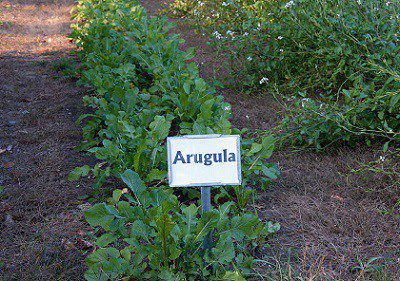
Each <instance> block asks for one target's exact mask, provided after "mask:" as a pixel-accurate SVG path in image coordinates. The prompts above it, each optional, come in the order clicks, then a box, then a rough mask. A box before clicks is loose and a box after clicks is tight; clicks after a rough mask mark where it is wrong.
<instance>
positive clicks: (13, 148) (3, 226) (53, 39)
mask: <svg viewBox="0 0 400 281" xmlns="http://www.w3.org/2000/svg"><path fill="white" fill-rule="evenodd" d="M73 3H74V2H73V1H72V0H65V1H63V0H60V1H47V0H39V1H33V0H31V1H28V0H27V1H24V0H18V1H0V22H2V23H1V25H0V186H2V187H4V191H3V193H2V194H0V280H3V278H4V280H35V279H36V280H56V279H57V278H58V279H60V280H80V279H83V274H82V272H83V264H84V256H83V255H82V254H81V253H80V251H79V250H78V249H77V248H79V242H82V241H83V240H82V235H83V231H84V230H85V225H84V223H83V220H82V216H83V215H82V211H81V210H80V209H79V207H80V208H83V207H84V205H81V204H82V203H83V202H81V201H80V200H79V199H78V197H79V196H80V195H83V194H85V192H87V189H86V188H85V186H86V184H85V183H83V182H81V183H78V185H77V183H70V182H68V180H67V175H68V173H69V172H70V171H71V170H72V169H73V168H74V167H76V166H79V165H83V164H84V163H87V162H88V159H86V158H85V156H84V155H83V154H80V153H77V152H74V150H73V148H74V146H76V145H77V144H78V143H79V141H80V139H81V136H80V135H81V134H80V131H79V128H76V127H75V126H74V122H75V120H76V119H77V117H78V116H79V115H80V113H82V110H83V109H82V108H83V105H82V102H81V98H82V94H81V93H82V92H83V91H82V90H81V89H79V88H78V87H77V86H76V84H75V81H72V80H67V79H54V77H55V76H57V75H59V74H58V73H57V72H56V71H55V70H54V66H55V64H57V63H60V62H61V61H62V60H61V61H60V59H62V58H68V57H70V54H69V53H70V51H72V50H73V49H74V45H73V44H72V43H70V42H69V40H68V38H67V36H68V34H69V33H70V28H69V25H70V20H69V18H70V15H69V11H70V10H71V8H72V5H73Z"/></svg>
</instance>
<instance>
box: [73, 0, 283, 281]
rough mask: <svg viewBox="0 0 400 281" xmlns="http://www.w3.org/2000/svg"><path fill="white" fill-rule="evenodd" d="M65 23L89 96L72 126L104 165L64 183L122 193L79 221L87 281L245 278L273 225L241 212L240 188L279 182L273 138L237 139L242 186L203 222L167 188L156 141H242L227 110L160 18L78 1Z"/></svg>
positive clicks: (133, 7)
mask: <svg viewBox="0 0 400 281" xmlns="http://www.w3.org/2000/svg"><path fill="white" fill-rule="evenodd" d="M73 18H74V19H75V21H76V24H75V25H74V32H73V34H72V36H73V38H74V39H75V40H76V42H77V45H78V48H79V56H80V59H81V61H82V72H81V79H80V83H81V84H82V85H84V86H87V87H90V88H91V89H93V92H92V94H91V95H89V96H86V97H85V98H84V101H85V103H86V104H87V105H89V106H90V107H93V108H94V113H92V114H85V115H83V116H81V118H80V119H79V120H78V121H82V120H85V122H86V123H85V126H84V129H83V135H84V139H85V141H84V143H83V144H82V147H81V148H82V149H84V150H87V151H88V152H90V153H92V154H94V155H95V156H96V157H97V158H98V159H99V160H101V161H102V163H99V164H96V165H95V167H93V168H90V167H88V166H84V167H79V168H76V169H75V170H74V171H73V172H72V173H71V174H70V179H71V180H74V179H78V178H79V177H80V176H86V175H87V174H89V173H90V172H92V173H93V174H94V176H95V177H96V178H97V179H98V182H99V184H101V183H102V182H103V181H104V180H105V178H107V177H109V176H111V175H113V176H115V177H117V178H120V179H122V180H123V182H124V183H125V184H126V185H127V186H128V187H129V190H128V189H116V190H115V191H114V193H113V197H112V198H110V199H109V200H108V201H107V202H106V203H101V204H96V205H95V206H93V207H92V208H91V209H90V210H89V211H88V212H87V213H86V219H87V220H88V222H89V223H90V224H91V225H92V226H93V227H100V228H101V229H102V230H101V233H103V235H102V236H101V237H99V238H98V239H97V242H96V245H97V247H98V248H97V249H96V251H95V252H94V253H92V254H91V255H90V256H89V257H88V258H87V264H88V266H89V270H88V271H87V272H86V274H85V276H86V278H87V279H88V280H109V279H119V278H125V277H126V278H132V277H136V278H140V279H155V278H159V279H164V280H193V279H198V278H200V276H202V278H207V279H210V278H211V276H214V277H222V276H225V277H226V276H236V277H238V276H239V277H240V276H241V273H240V272H242V273H247V272H249V270H250V269H251V268H252V263H253V258H252V253H253V251H254V250H255V247H256V246H257V245H259V243H260V242H263V240H264V239H265V238H266V237H267V235H269V234H270V233H273V232H275V231H276V230H277V229H278V228H279V225H277V224H272V223H267V224H264V223H261V222H260V221H259V219H258V217H257V216H256V215H254V214H252V213H251V212H248V211H246V205H247V202H248V200H249V198H250V196H251V193H252V192H251V191H249V188H248V187H247V186H248V185H249V184H261V185H266V184H268V182H269V180H270V179H275V178H276V177H277V176H278V174H279V171H278V169H277V168H276V166H275V165H273V164H271V163H267V162H266V160H267V159H268V158H269V157H270V156H271V154H272V151H273V149H274V140H273V138H272V137H264V138H263V139H262V140H260V141H259V142H258V143H257V142H254V141H253V140H252V139H244V140H243V141H242V145H243V147H242V155H244V156H245V157H244V158H243V160H242V162H243V163H242V166H243V169H244V172H243V173H244V181H243V184H242V186H237V187H234V188H233V190H234V192H233V194H232V192H230V191H229V190H226V189H224V190H223V191H224V192H222V193H221V194H219V195H217V196H216V198H217V199H218V198H219V199H221V197H225V198H226V199H228V200H230V199H232V200H233V201H228V202H225V203H224V204H223V205H222V206H220V207H219V208H218V209H213V210H212V211H211V212H209V213H207V214H206V215H205V216H204V217H201V218H200V213H199V208H197V207H195V205H189V206H186V205H184V204H182V203H180V202H179V201H178V200H177V197H176V196H175V195H174V194H173V190H172V189H170V188H169V187H167V186H165V179H166V175H167V164H166V163H167V161H166V160H167V159H166V145H165V139H166V137H167V136H174V135H180V134H231V133H235V134H238V133H240V134H244V133H245V132H246V131H245V130H242V131H239V130H237V129H233V128H231V124H230V122H229V117H230V115H231V109H230V105H229V104H228V103H225V102H224V101H223V98H222V97H221V96H216V95H215V89H214V88H213V87H211V86H210V85H208V84H207V83H206V82H205V81H204V80H203V79H201V78H200V77H199V74H198V69H197V66H196V65H195V64H194V63H193V62H188V61H189V60H190V59H192V58H193V56H194V53H195V52H194V50H193V49H191V50H188V51H186V52H185V51H181V50H180V49H179V43H181V42H182V40H181V39H180V38H179V36H177V35H169V31H170V27H171V25H170V24H169V23H168V21H167V20H166V19H160V18H149V17H148V16H147V14H146V12H145V10H144V9H143V7H141V6H140V5H138V4H137V3H136V2H135V1H125V0H90V1H83V0H82V1H80V2H79V4H78V6H77V8H76V10H75V11H74V17H73ZM262 175H264V176H262ZM226 199H225V201H226ZM210 230H213V233H214V240H213V245H214V246H215V247H214V248H213V249H212V251H211V252H209V253H204V252H203V251H202V248H201V240H202V238H203V237H204V235H205V234H207V233H208V231H210ZM236 277H235V278H236ZM232 278H233V277H232Z"/></svg>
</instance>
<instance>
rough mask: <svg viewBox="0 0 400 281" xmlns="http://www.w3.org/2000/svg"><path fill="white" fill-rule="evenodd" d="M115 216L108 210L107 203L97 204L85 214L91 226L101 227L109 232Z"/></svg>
mask: <svg viewBox="0 0 400 281" xmlns="http://www.w3.org/2000/svg"><path fill="white" fill-rule="evenodd" d="M114 217H115V216H114V215H113V214H112V213H110V212H109V210H108V209H107V208H106V204H105V203H101V204H96V205H94V206H93V207H92V208H90V209H89V210H87V211H86V212H85V219H86V221H87V222H88V223H89V224H90V225H91V226H98V225H100V226H101V227H103V228H104V229H106V230H108V229H109V226H110V224H111V222H112V221H113V220H114Z"/></svg>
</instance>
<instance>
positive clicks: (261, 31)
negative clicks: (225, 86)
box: [175, 0, 400, 148]
mask: <svg viewBox="0 0 400 281" xmlns="http://www.w3.org/2000/svg"><path fill="white" fill-rule="evenodd" d="M175 6H176V9H175V11H178V12H182V11H184V12H185V13H186V15H189V16H191V17H192V18H194V19H196V20H197V23H198V26H202V28H204V30H205V31H207V32H208V34H209V35H210V36H211V42H212V43H213V45H214V46H215V47H216V48H217V49H218V50H219V51H220V52H221V53H223V54H225V56H227V61H228V62H229V65H228V67H229V69H230V70H231V72H232V76H233V77H236V78H238V79H240V83H241V84H242V85H245V86H247V87H267V88H269V90H270V91H278V93H279V94H282V95H283V96H285V97H287V98H290V99H291V100H292V101H293V100H296V101H297V103H289V104H290V107H289V110H288V114H287V116H286V118H285V119H284V120H283V122H282V126H281V129H282V130H283V131H284V132H290V133H287V134H286V136H285V137H290V138H291V140H292V141H294V142H299V143H301V144H307V145H312V146H316V147H318V148H321V146H322V145H325V144H328V143H331V142H334V141H345V142H347V143H349V144H351V143H354V142H355V141H358V140H359V139H360V138H361V137H362V138H365V137H366V138H367V139H369V138H370V137H381V138H385V139H386V140H388V141H398V140H399V138H400V136H399V129H400V122H399V117H400V115H399V113H400V81H399V79H400V74H399V66H400V55H399V54H400V45H399V44H398V42H399V36H398V33H399V11H400V5H399V2H398V1H380V0H360V1H339V0H319V1H312V0H301V1H288V2H281V1H273V0H271V1H255V0H252V1H250V0H248V1H233V0H231V1H203V2H198V3H194V2H190V1H189V2H188V4H187V6H185V5H184V4H182V3H181V4H179V1H177V2H176V3H175ZM204 30H202V31H201V32H204ZM243 81H245V82H244V83H243Z"/></svg>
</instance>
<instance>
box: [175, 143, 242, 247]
mask: <svg viewBox="0 0 400 281" xmlns="http://www.w3.org/2000/svg"><path fill="white" fill-rule="evenodd" d="M167 149H168V180H169V185H170V186H171V187H201V209H202V214H204V213H206V212H208V211H210V210H211V186H222V185H240V184H241V183H242V173H241V157H240V136H238V135H192V136H179V137H169V138H168V139H167ZM211 247H212V233H211V232H210V233H208V234H207V235H206V237H205V238H204V242H203V251H204V253H205V252H206V251H207V250H209V249H211Z"/></svg>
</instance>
